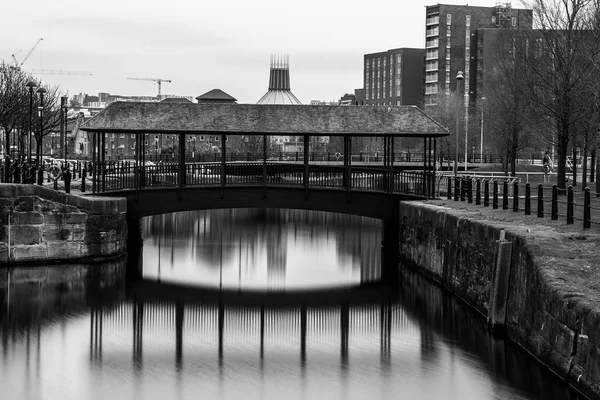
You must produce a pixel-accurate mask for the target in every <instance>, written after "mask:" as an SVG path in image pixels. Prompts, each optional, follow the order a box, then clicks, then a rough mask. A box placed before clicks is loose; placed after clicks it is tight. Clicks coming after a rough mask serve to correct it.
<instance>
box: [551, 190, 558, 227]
mask: <svg viewBox="0 0 600 400" xmlns="http://www.w3.org/2000/svg"><path fill="white" fill-rule="evenodd" d="M551 215H552V216H551V218H552V220H553V221H555V220H557V219H558V186H556V185H553V186H552V212H551Z"/></svg>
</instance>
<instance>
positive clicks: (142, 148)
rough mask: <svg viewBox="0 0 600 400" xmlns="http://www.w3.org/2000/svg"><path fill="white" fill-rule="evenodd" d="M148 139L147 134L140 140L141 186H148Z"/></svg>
mask: <svg viewBox="0 0 600 400" xmlns="http://www.w3.org/2000/svg"><path fill="white" fill-rule="evenodd" d="M146 138H147V134H146V133H143V134H142V137H141V139H140V171H142V173H141V175H140V186H141V187H145V186H146Z"/></svg>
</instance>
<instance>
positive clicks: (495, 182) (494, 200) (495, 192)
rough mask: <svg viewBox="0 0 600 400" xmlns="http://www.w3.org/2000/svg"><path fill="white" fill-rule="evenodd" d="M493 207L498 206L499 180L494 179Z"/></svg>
mask: <svg viewBox="0 0 600 400" xmlns="http://www.w3.org/2000/svg"><path fill="white" fill-rule="evenodd" d="M492 208H493V209H494V210H495V209H497V208H498V181H494V197H493V199H492Z"/></svg>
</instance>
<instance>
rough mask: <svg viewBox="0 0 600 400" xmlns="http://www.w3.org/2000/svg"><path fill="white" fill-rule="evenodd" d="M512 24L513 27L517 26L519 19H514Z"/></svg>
mask: <svg viewBox="0 0 600 400" xmlns="http://www.w3.org/2000/svg"><path fill="white" fill-rule="evenodd" d="M511 22H512V26H517V17H512V19H511Z"/></svg>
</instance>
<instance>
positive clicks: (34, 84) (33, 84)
mask: <svg viewBox="0 0 600 400" xmlns="http://www.w3.org/2000/svg"><path fill="white" fill-rule="evenodd" d="M25 86H27V87H28V88H29V91H33V89H34V88H35V87H36V86H37V83H35V82H34V81H29V82H27V83H26V84H25Z"/></svg>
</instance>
